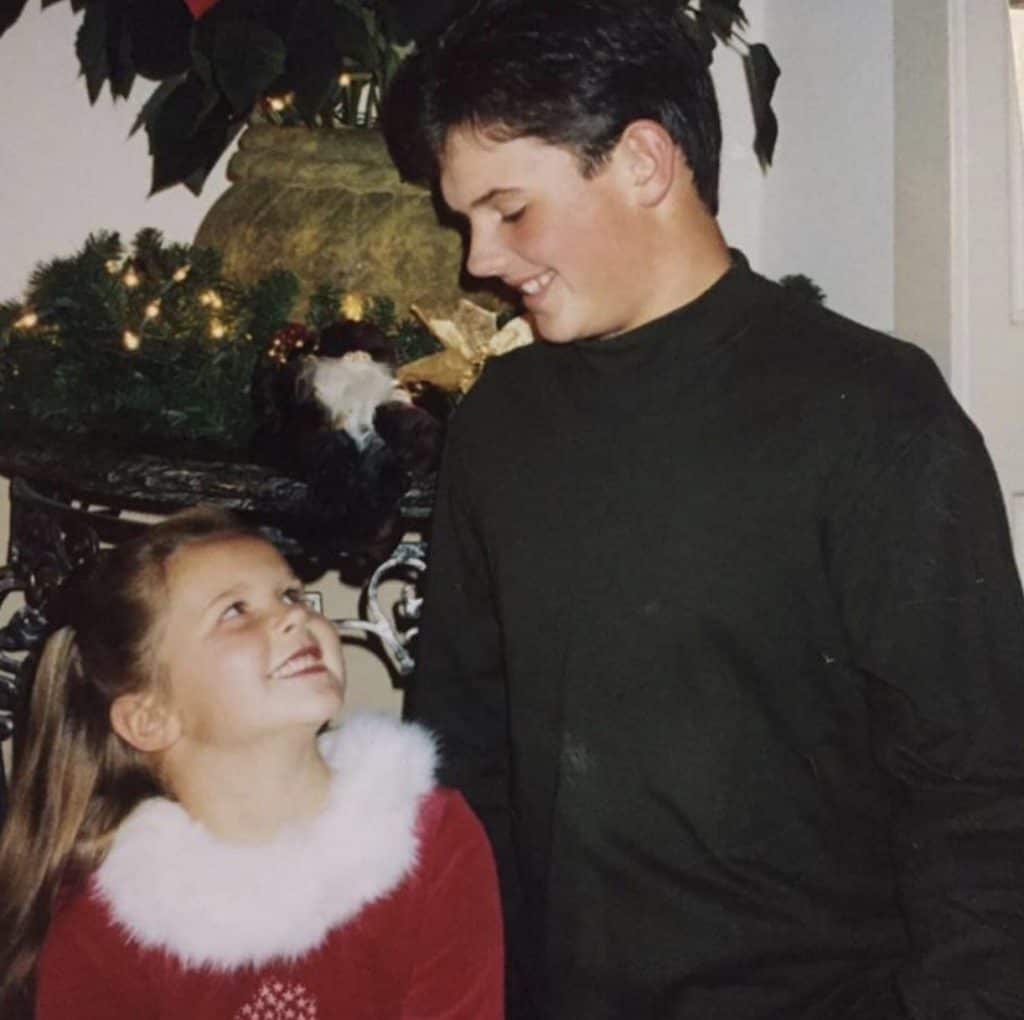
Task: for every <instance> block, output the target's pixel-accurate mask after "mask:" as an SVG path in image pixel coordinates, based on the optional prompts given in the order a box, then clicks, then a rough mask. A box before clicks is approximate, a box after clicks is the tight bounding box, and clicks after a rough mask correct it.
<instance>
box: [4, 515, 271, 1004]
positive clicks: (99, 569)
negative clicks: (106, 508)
mask: <svg viewBox="0 0 1024 1020" xmlns="http://www.w3.org/2000/svg"><path fill="white" fill-rule="evenodd" d="M240 534H252V531H251V529H248V528H247V527H245V526H244V525H243V524H241V523H240V522H239V521H238V519H237V518H235V517H234V516H233V515H231V514H228V513H226V512H224V511H221V510H216V509H212V508H198V509H195V510H187V511H183V512H181V513H178V514H175V515H174V516H172V517H169V518H167V519H166V520H164V521H162V522H160V523H159V524H155V525H153V526H152V527H149V528H147V529H146V530H145V531H144V532H142V533H141V534H140V535H139V536H137V537H135V538H133V539H131V540H130V541H128V542H125V543H123V544H122V545H119V546H116V547H115V548H113V549H109V550H105V551H104V552H103V553H102V554H101V556H100V559H99V560H98V561H97V563H96V564H95V565H94V566H93V567H92V568H91V569H90V570H89V571H88V572H87V573H86V574H84V575H82V576H81V577H79V578H75V579H73V580H72V581H71V582H70V583H69V584H68V585H67V587H66V589H65V591H64V593H63V594H62V597H61V600H60V602H61V609H60V610H59V612H60V615H61V617H62V622H64V626H62V627H61V628H60V629H59V630H57V631H56V632H55V633H53V634H52V636H51V637H50V638H49V640H48V641H47V642H46V644H45V646H44V648H43V653H42V656H41V658H40V660H39V664H38V666H37V668H36V672H35V677H34V681H33V688H32V694H31V700H30V704H29V711H28V719H27V727H26V731H25V733H24V735H23V737H22V739H21V740H20V741H19V742H18V745H17V748H18V753H17V756H16V760H15V762H14V777H13V783H12V789H11V801H10V812H9V814H8V817H7V820H6V823H5V825H4V828H3V831H2V832H0V1016H2V1017H4V1018H5V1020H13V1018H14V1017H16V1016H21V1017H30V1016H31V1014H32V1005H31V1003H32V998H33V989H32V976H33V972H34V969H35V964H36V959H37V957H38V955H39V951H40V949H41V947H42V944H43V940H44V938H45V936H46V930H47V927H48V926H49V923H50V919H51V916H52V913H53V908H54V904H55V902H56V900H57V896H58V893H59V892H60V891H61V888H62V887H63V886H66V885H69V884H73V883H75V882H77V881H82V880H84V879H85V878H87V877H88V875H89V874H90V873H91V872H92V871H94V870H95V869H96V868H97V867H98V866H99V864H100V863H101V862H102V860H103V857H104V855H105V853H106V851H107V847H108V845H109V843H110V840H111V838H112V837H113V835H114V833H115V831H116V830H117V828H118V826H119V825H120V824H121V822H122V821H123V820H124V818H125V817H126V816H127V815H128V814H129V812H131V810H132V809H133V808H134V807H135V806H136V805H137V804H138V803H139V802H140V801H142V800H144V799H145V798H147V797H151V796H154V795H157V794H161V793H164V791H163V790H162V789H161V786H160V782H159V779H158V777H157V776H156V775H155V774H154V771H153V769H152V768H151V767H150V766H149V765H148V764H147V762H146V761H145V760H144V758H143V756H142V755H141V754H140V753H139V752H138V751H136V750H135V749H134V748H132V747H130V746H129V745H128V744H127V743H125V741H123V740H122V739H121V738H120V737H118V736H117V735H116V734H115V733H114V731H113V729H112V727H111V723H110V707H111V705H112V704H113V702H114V701H115V699H117V698H118V697H119V696H121V695H122V694H128V693H131V692H135V691H139V690H143V689H146V688H147V687H149V686H150V685H151V684H152V683H153V682H154V679H155V677H156V674H157V663H156V661H155V655H154V637H155V632H156V630H157V624H158V622H159V619H160V615H161V611H162V609H163V606H164V604H165V598H164V595H165V591H166V565H167V561H168V560H169V559H170V558H171V556H173V555H174V553H176V552H177V551H178V550H180V549H181V548H183V547H184V546H187V545H192V544H195V543H197V542H203V541H210V540H214V539H217V538H229V537H233V536H237V535H240Z"/></svg>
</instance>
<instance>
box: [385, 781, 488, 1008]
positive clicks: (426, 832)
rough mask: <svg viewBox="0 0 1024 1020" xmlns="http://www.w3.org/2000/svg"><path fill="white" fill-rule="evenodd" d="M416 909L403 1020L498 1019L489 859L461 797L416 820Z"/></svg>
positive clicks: (433, 804)
mask: <svg viewBox="0 0 1024 1020" xmlns="http://www.w3.org/2000/svg"><path fill="white" fill-rule="evenodd" d="M421 839H422V844H421V846H422V850H421V854H422V856H421V860H420V883H419V884H420V888H421V889H422V901H421V909H420V911H419V917H418V920H417V935H416V938H415V940H414V947H413V963H412V979H411V982H410V988H409V993H408V995H407V996H406V998H405V1001H404V1003H403V1007H402V1013H401V1016H402V1020H502V1017H504V1015H505V1013H504V964H503V960H504V956H503V952H502V932H501V907H500V905H499V900H498V883H497V877H496V874H495V870H494V858H493V857H492V855H491V849H490V846H489V845H488V842H487V837H486V835H485V834H484V831H483V829H482V828H481V826H480V823H479V822H478V821H477V819H476V817H475V816H474V815H473V813H472V812H471V811H470V810H469V808H468V807H467V805H466V802H465V801H464V800H463V799H462V797H461V796H460V795H459V794H458V793H456V792H454V791H451V790H442V791H439V792H437V793H435V794H434V795H433V796H432V797H431V799H430V800H429V801H428V802H427V806H426V808H425V810H424V813H423V816H422V817H421Z"/></svg>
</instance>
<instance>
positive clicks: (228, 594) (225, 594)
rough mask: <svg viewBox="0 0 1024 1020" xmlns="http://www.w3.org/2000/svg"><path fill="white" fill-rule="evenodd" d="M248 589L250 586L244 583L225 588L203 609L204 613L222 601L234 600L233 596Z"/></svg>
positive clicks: (240, 582)
mask: <svg viewBox="0 0 1024 1020" xmlns="http://www.w3.org/2000/svg"><path fill="white" fill-rule="evenodd" d="M247 587H248V585H247V584H246V583H245V582H244V581H239V582H238V583H237V584H233V585H231V587H230V588H224V589H223V590H221V591H218V592H217V594H216V595H214V596H213V598H212V599H210V601H209V602H207V603H206V605H205V606H204V607H203V612H206V610H208V609H210V608H212V607H213V606H215V605H216V604H217V603H218V602H220V601H221V600H222V599H226V598H232V597H233V596H235V595H238V594H239V593H241V592H242V591H244V590H245V589H246V588H247Z"/></svg>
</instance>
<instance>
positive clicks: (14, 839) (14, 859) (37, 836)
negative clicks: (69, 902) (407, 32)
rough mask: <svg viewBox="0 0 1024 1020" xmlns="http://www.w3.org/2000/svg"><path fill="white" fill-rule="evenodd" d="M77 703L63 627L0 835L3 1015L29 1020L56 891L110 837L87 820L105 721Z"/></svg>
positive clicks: (41, 668) (38, 681) (44, 667)
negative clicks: (36, 969)
mask: <svg viewBox="0 0 1024 1020" xmlns="http://www.w3.org/2000/svg"><path fill="white" fill-rule="evenodd" d="M83 698H86V699H87V698H88V688H87V685H86V684H85V682H84V678H83V676H82V665H81V657H80V655H79V650H78V646H77V643H76V641H75V635H74V632H73V631H72V630H71V628H70V627H64V628H62V629H61V630H59V631H57V632H56V633H55V634H53V636H52V637H51V638H50V639H49V640H48V641H47V642H46V645H45V647H44V649H43V654H42V657H41V658H40V660H39V665H38V667H37V669H36V673H35V679H34V683H33V688H32V698H31V705H30V708H29V715H28V728H27V732H26V733H25V734H24V739H23V753H22V754H21V756H20V758H19V760H18V761H17V762H16V763H15V765H16V769H15V775H14V782H13V788H12V796H11V810H10V813H9V815H8V817H7V819H6V821H5V823H4V829H3V832H2V833H0V1016H3V1017H5V1018H6V1017H14V1016H19V1015H23V1016H30V1015H31V987H30V986H31V981H30V978H31V974H32V971H33V968H34V966H35V962H36V958H37V956H38V954H39V950H40V948H41V947H42V943H43V939H44V938H45V935H46V929H47V926H48V924H49V921H50V916H51V914H52V911H53V904H54V902H55V900H56V897H57V893H58V891H59V889H60V885H61V883H62V881H64V880H65V879H66V878H68V877H69V876H71V875H73V874H74V873H75V872H78V873H80V874H85V873H87V871H88V870H90V866H91V865H94V863H95V862H94V861H90V860H88V859H87V858H88V857H90V856H92V854H90V853H89V852H88V850H87V849H86V848H88V847H89V845H90V844H92V846H93V847H95V850H96V851H99V852H102V851H101V847H100V843H101V842H102V839H103V837H104V836H105V835H106V836H109V834H110V833H109V832H108V833H102V832H98V831H95V821H98V819H95V818H94V817H93V816H94V815H95V813H96V812H95V807H94V803H95V801H96V795H97V787H98V785H99V778H100V773H101V769H102V766H103V758H104V757H105V755H104V753H103V749H102V744H104V743H106V742H107V733H108V732H109V724H106V722H105V719H103V718H101V719H99V720H95V719H93V718H90V716H91V715H92V713H91V712H90V711H89V707H90V706H88V705H85V704H77V705H76V704H74V703H75V702H76V701H81V700H82V699H83ZM96 707H98V708H101V707H102V706H96ZM83 710H84V711H83ZM105 714H106V712H105V711H104V712H103V715H104V716H105ZM97 745H99V746H97ZM111 820H112V819H111ZM119 820H120V819H118V820H117V821H119ZM112 821H113V820H112ZM116 824H117V822H116V821H115V822H114V825H115V826H116ZM89 829H94V831H92V832H89V831H88V830H89ZM83 837H86V839H85V840H84V841H83ZM83 850H85V851H86V852H85V853H84V854H83Z"/></svg>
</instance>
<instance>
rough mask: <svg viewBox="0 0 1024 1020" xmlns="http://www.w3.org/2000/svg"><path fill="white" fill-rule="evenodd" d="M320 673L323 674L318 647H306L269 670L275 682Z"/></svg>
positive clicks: (321, 655)
mask: <svg viewBox="0 0 1024 1020" xmlns="http://www.w3.org/2000/svg"><path fill="white" fill-rule="evenodd" d="M322 672H324V662H323V653H322V652H321V651H320V647H319V645H306V646H305V647H304V648H300V649H299V650H298V651H297V652H293V653H292V654H291V655H289V656H288V658H287V659H285V660H284V662H282V663H281V664H280V665H279V666H276V667H275V668H274V669H273V670H271V673H270V675H271V676H272V677H273V678H274V679H275V680H288V679H291V678H292V677H299V676H307V675H308V674H310V673H322Z"/></svg>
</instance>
